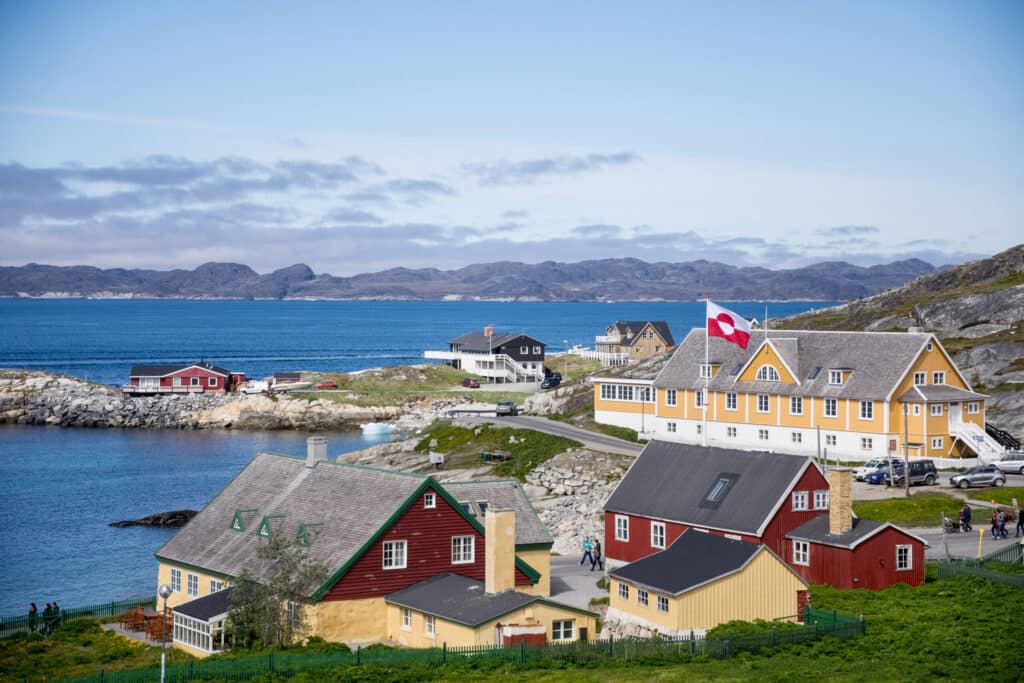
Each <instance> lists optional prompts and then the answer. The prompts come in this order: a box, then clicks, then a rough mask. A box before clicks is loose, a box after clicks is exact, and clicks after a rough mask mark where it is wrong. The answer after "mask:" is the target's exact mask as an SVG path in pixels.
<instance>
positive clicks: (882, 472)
mask: <svg viewBox="0 0 1024 683" xmlns="http://www.w3.org/2000/svg"><path fill="white" fill-rule="evenodd" d="M902 473H903V463H900V465H899V466H898V467H897V466H896V465H893V466H892V476H893V478H895V477H897V476H899V475H900V474H902ZM864 481H866V482H867V483H869V484H888V483H889V468H888V467H880V468H878V469H877V470H874V471H873V472H870V473H869V474H867V475H865V476H864Z"/></svg>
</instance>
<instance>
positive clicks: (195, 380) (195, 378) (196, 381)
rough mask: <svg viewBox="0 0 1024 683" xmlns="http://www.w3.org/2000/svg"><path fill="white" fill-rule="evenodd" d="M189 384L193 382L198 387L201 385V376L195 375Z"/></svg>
mask: <svg viewBox="0 0 1024 683" xmlns="http://www.w3.org/2000/svg"><path fill="white" fill-rule="evenodd" d="M189 384H191V385H192V386H194V387H198V386H199V378H198V377H193V378H192V381H191V382H189Z"/></svg>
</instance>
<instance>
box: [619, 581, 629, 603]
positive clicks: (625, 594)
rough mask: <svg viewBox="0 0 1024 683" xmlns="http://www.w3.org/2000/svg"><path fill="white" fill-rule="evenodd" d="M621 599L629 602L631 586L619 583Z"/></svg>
mask: <svg viewBox="0 0 1024 683" xmlns="http://www.w3.org/2000/svg"><path fill="white" fill-rule="evenodd" d="M619 597H620V598H622V599H623V600H629V584H626V583H621V582H620V583H619Z"/></svg>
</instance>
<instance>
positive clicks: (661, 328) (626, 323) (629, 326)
mask: <svg viewBox="0 0 1024 683" xmlns="http://www.w3.org/2000/svg"><path fill="white" fill-rule="evenodd" d="M648 323H650V325H651V327H653V328H654V329H655V331H656V332H657V333H658V335H659V336H661V338H662V340H663V341H664V342H665V344H666V346H674V345H675V340H673V339H672V330H670V329H669V327H668V322H667V321H665V320H616V321H615V322H614V323H612V327H614V328H615V329H616V330H618V332H619V334H620V335H621V336H622V342H620V343H621V344H623V345H625V346H630V345H631V344H632V343H633V340H634V339H635V338H636V335H638V334H640V332H641V331H643V329H644V328H645V327H647V324H648ZM627 331H628V334H627Z"/></svg>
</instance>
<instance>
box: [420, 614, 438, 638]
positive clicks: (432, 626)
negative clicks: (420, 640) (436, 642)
mask: <svg viewBox="0 0 1024 683" xmlns="http://www.w3.org/2000/svg"><path fill="white" fill-rule="evenodd" d="M423 631H424V632H425V633H426V634H427V635H428V636H430V637H431V638H433V637H434V636H435V635H436V634H437V624H436V623H435V622H434V617H433V616H431V615H429V614H427V615H426V616H424V617H423Z"/></svg>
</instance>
